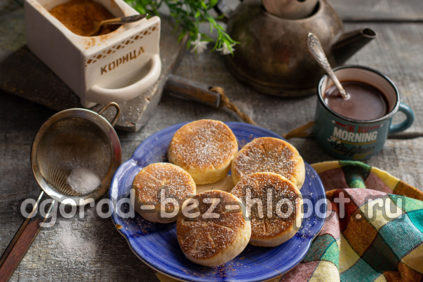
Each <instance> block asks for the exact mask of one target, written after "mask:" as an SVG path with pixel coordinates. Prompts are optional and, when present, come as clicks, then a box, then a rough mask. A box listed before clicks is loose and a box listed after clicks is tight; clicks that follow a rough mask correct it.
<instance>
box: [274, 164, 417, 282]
mask: <svg viewBox="0 0 423 282" xmlns="http://www.w3.org/2000/svg"><path fill="white" fill-rule="evenodd" d="M313 167H314V169H315V170H316V171H317V173H319V175H320V178H321V179H322V182H323V185H324V186H325V189H326V196H327V198H328V199H329V201H330V205H328V213H329V214H330V216H329V217H328V218H327V220H326V222H325V224H324V226H323V229H322V230H321V232H320V233H319V235H318V236H317V237H316V238H315V240H314V241H313V243H312V245H311V248H310V250H309V251H308V253H307V255H306V257H305V258H304V260H303V261H302V262H301V263H300V264H299V265H298V266H296V267H295V268H294V269H292V270H291V271H290V272H288V273H287V274H285V275H284V276H283V277H282V280H281V281H305V280H315V281H339V280H341V281H421V280H423V192H421V191H419V190H417V189H416V188H414V187H412V186H410V185H408V184H406V183H404V182H402V181H401V180H399V179H398V178H395V177H393V176H392V175H390V174H388V173H386V172H384V171H382V170H380V169H377V168H374V167H370V166H368V165H366V164H364V163H361V162H354V161H333V162H323V163H317V164H314V165H313ZM344 187H350V188H344ZM339 188H342V189H339ZM366 188H367V189H366Z"/></svg>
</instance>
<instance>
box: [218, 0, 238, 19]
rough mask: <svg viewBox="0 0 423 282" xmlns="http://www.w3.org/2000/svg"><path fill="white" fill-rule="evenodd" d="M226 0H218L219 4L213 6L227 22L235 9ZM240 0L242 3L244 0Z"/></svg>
mask: <svg viewBox="0 0 423 282" xmlns="http://www.w3.org/2000/svg"><path fill="white" fill-rule="evenodd" d="M224 2H225V1H222V0H219V1H217V4H216V5H215V6H214V7H213V9H214V10H215V11H216V13H217V14H218V15H219V16H221V17H222V18H223V19H222V20H223V21H224V22H226V21H227V20H228V19H229V18H230V16H231V14H232V12H233V11H234V10H232V9H231V8H229V7H228V6H226V5H225V3H224ZM239 2H241V3H242V2H243V0H239Z"/></svg>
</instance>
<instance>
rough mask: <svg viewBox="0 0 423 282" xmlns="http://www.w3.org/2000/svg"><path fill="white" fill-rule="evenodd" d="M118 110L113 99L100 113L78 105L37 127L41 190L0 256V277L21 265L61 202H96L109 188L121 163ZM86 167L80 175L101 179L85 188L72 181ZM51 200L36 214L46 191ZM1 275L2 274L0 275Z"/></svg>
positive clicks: (36, 169) (35, 162) (35, 156)
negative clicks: (109, 117)
mask: <svg viewBox="0 0 423 282" xmlns="http://www.w3.org/2000/svg"><path fill="white" fill-rule="evenodd" d="M111 107H114V108H115V109H116V114H115V116H114V117H113V119H112V120H111V121H110V122H109V121H108V120H107V119H106V118H105V117H103V116H102V115H101V114H103V113H104V112H105V111H106V110H107V109H109V108H111ZM119 114H120V108H119V105H118V104H116V103H114V102H112V103H109V104H107V105H106V106H104V107H103V108H102V109H100V110H99V112H98V113H97V112H94V111H91V110H87V109H82V108H75V109H68V110H64V111H61V112H58V113H56V114H55V115H53V116H52V117H50V118H49V119H48V120H47V121H46V122H45V123H44V124H43V125H42V126H41V128H40V129H39V131H38V133H37V135H36V136H35V139H34V142H33V144H32V151H31V164H32V171H33V173H34V177H35V180H36V181H37V183H38V184H39V186H40V187H41V189H42V191H41V194H40V196H39V197H38V200H37V201H36V203H35V204H34V206H33V209H32V212H31V213H30V215H29V217H28V218H27V219H26V220H25V221H24V222H23V223H22V225H21V227H20V228H19V230H18V231H17V232H16V234H15V236H14V238H13V239H12V241H11V242H10V244H9V246H8V247H7V248H6V250H5V251H4V253H3V255H2V257H1V260H0V277H2V278H5V279H8V278H10V276H11V275H12V274H13V272H14V270H15V269H16V267H17V266H18V265H19V263H20V261H21V260H22V258H23V256H24V255H25V253H26V251H27V250H28V249H29V247H30V246H31V243H32V241H33V240H34V239H35V237H36V236H37V234H38V232H39V230H40V223H42V222H44V221H45V220H46V218H49V217H50V213H51V211H52V209H53V207H54V205H55V204H56V203H57V202H61V203H63V204H69V205H72V206H81V205H85V204H88V203H90V202H93V201H94V200H95V199H98V198H99V197H101V196H102V195H104V193H105V192H106V191H107V190H108V187H109V184H110V181H111V179H112V176H113V173H114V172H115V170H116V169H117V168H118V166H119V164H120V162H121V146H120V142H119V138H118V136H117V134H116V131H115V130H114V128H113V126H114V125H115V123H116V122H117V120H118V118H119ZM81 169H82V171H85V172H86V171H88V172H89V174H88V175H85V176H84V174H83V175H82V178H81V177H80V179H77V180H78V181H79V182H81V183H82V184H84V183H83V181H84V180H85V179H84V177H86V178H87V179H88V180H89V179H92V178H93V177H92V175H95V178H98V183H95V184H98V185H96V187H92V188H93V189H92V190H90V191H89V192H87V193H82V192H81V191H80V190H76V189H75V187H76V186H75V185H74V186H72V185H71V184H72V182H70V181H69V177H71V176H72V173H73V171H75V170H81ZM91 182H92V181H91ZM45 194H47V195H48V196H50V197H51V198H52V199H53V202H52V203H51V204H50V206H49V208H48V211H47V212H46V215H45V217H40V216H35V215H36V213H37V209H38V206H39V204H40V202H41V199H42V198H43V197H44V195H45ZM0 280H1V279H0Z"/></svg>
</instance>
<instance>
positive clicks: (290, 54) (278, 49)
mask: <svg viewBox="0 0 423 282" xmlns="http://www.w3.org/2000/svg"><path fill="white" fill-rule="evenodd" d="M289 1H290V3H291V4H287V1H285V0H284V1H281V0H246V1H243V2H242V3H241V4H240V5H239V6H238V7H237V8H236V10H235V11H234V12H233V13H232V14H231V16H229V17H228V26H227V31H228V33H229V34H230V35H231V37H232V38H233V39H234V40H236V41H238V42H239V43H240V44H239V45H237V46H236V47H235V53H234V55H233V56H226V63H227V66H228V68H229V70H230V71H231V72H232V74H233V75H234V76H235V77H237V78H238V79H239V80H241V81H242V82H244V83H246V84H248V85H250V86H251V87H252V88H254V89H255V90H257V91H259V92H262V93H265V94H272V95H278V96H286V97H298V96H303V95H308V94H311V93H313V90H314V89H315V87H316V85H317V82H318V80H319V78H320V77H321V76H322V74H323V73H322V70H321V69H320V67H319V66H318V65H317V63H316V62H315V61H314V60H313V58H312V57H311V55H310V54H309V52H308V51H307V48H306V46H307V43H306V42H307V34H308V33H309V32H312V33H314V34H315V35H317V36H318V37H319V38H320V40H321V42H322V45H323V48H324V50H325V52H326V54H328V57H329V60H330V61H331V63H332V65H333V66H336V65H341V64H343V63H344V62H345V61H346V60H347V59H348V58H350V57H351V56H352V55H353V54H355V53H356V52H357V51H358V50H360V49H361V48H362V47H363V46H364V45H366V44H367V43H369V42H370V41H371V40H372V39H373V38H375V36H376V33H375V32H374V31H373V30H371V29H369V28H365V29H361V30H356V31H352V32H348V33H344V32H343V24H342V21H341V19H340V18H339V17H338V15H337V14H336V12H335V10H334V9H333V8H332V7H331V6H330V5H329V3H328V2H327V0H318V1H316V0H289ZM307 1H308V2H307ZM310 1H311V2H312V1H314V2H315V3H314V5H313V6H310ZM222 4H223V3H222V2H220V3H219V5H218V8H220V9H218V10H220V12H222V11H223V10H224V9H222V8H223V7H222ZM278 5H285V6H283V7H281V6H278ZM300 5H308V6H304V8H303V9H302V8H301V6H300ZM310 7H311V9H310ZM291 8H292V9H291ZM294 8H295V9H294ZM267 9H269V10H267ZM306 9H310V13H309V14H308V15H307V16H305V17H304V15H303V14H302V13H304V11H305V10H306ZM295 11H296V12H297V13H298V14H297V15H296V14H295ZM288 12H289V15H288V14H284V13H288ZM296 16H297V18H295V17H296ZM293 18H294V19H293Z"/></svg>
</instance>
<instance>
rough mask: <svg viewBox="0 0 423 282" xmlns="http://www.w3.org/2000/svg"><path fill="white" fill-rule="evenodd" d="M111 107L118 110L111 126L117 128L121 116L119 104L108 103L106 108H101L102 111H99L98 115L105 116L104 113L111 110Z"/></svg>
mask: <svg viewBox="0 0 423 282" xmlns="http://www.w3.org/2000/svg"><path fill="white" fill-rule="evenodd" d="M110 107H114V108H115V109H116V114H115V116H114V118H113V119H112V120H111V121H110V124H111V125H112V126H115V124H116V122H117V121H118V119H119V116H120V107H119V105H118V103H115V102H110V103H108V104H107V105H106V106H104V107H103V108H101V109H100V110H99V111H98V114H99V115H101V114H103V113H104V112H105V111H106V110H107V109H109V108H110Z"/></svg>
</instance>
